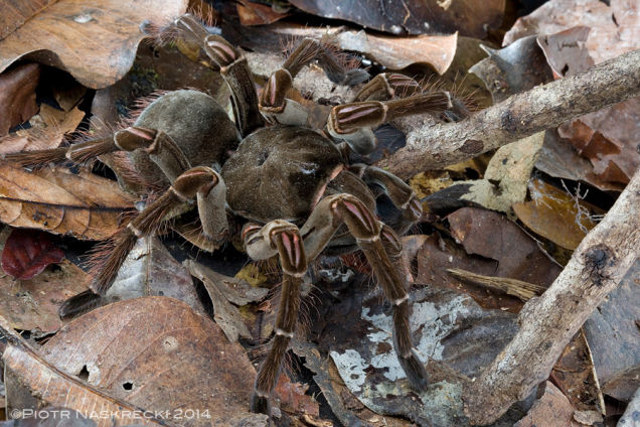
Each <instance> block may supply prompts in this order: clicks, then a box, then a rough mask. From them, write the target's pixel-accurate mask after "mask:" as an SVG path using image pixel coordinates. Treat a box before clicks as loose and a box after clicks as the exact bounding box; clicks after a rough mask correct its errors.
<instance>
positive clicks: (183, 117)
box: [7, 15, 450, 413]
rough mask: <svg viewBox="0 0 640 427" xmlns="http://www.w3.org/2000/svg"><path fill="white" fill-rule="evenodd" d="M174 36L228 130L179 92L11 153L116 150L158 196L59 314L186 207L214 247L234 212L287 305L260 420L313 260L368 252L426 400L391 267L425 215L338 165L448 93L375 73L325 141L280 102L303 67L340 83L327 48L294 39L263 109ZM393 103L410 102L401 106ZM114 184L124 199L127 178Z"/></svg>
mask: <svg viewBox="0 0 640 427" xmlns="http://www.w3.org/2000/svg"><path fill="white" fill-rule="evenodd" d="M175 28H176V30H177V31H176V32H177V33H178V34H179V35H180V37H181V38H182V40H181V41H182V43H186V44H188V45H190V46H191V47H192V48H193V49H195V50H196V51H199V52H200V54H199V55H200V58H199V61H200V62H202V63H203V64H205V65H207V66H209V67H211V68H214V69H216V70H219V72H220V73H221V75H222V76H223V78H224V79H225V81H226V83H227V84H228V86H229V89H230V93H231V100H232V105H233V107H234V113H235V124H234V122H233V121H232V120H230V119H229V118H228V117H227V115H226V114H225V112H224V110H223V108H222V107H220V106H219V105H218V104H217V103H216V101H214V99H213V98H212V97H210V96H209V95H206V94H203V93H200V92H197V91H193V90H181V91H175V92H171V93H168V94H166V95H163V96H161V97H160V98H159V99H157V100H155V101H154V102H152V103H151V104H150V105H149V106H148V107H147V108H146V109H145V110H144V111H143V112H142V114H141V115H140V116H139V118H138V119H137V120H136V122H135V123H134V125H133V126H131V127H129V128H126V129H123V130H120V131H118V132H116V133H115V134H114V135H113V136H112V137H108V138H104V139H100V140H93V141H87V142H83V143H79V144H73V145H71V146H70V147H65V148H59V149H53V150H43V151H38V152H27V153H17V154H14V155H8V156H7V159H8V160H11V161H15V162H19V163H21V164H23V165H37V164H39V163H48V162H52V161H63V160H65V158H67V159H71V160H73V161H84V160H86V159H89V158H92V157H95V156H105V155H109V154H110V153H114V152H120V153H121V156H122V153H125V156H126V159H127V161H128V162H129V163H130V167H131V168H132V169H133V171H134V173H135V174H137V175H139V176H140V177H141V178H143V179H142V180H141V181H146V182H153V183H156V184H158V183H159V185H160V186H161V187H163V188H164V192H163V193H162V194H161V195H160V196H159V197H158V198H156V199H155V200H154V201H153V202H152V203H149V204H148V205H147V206H146V207H145V209H144V210H142V211H141V212H140V213H139V214H138V215H137V216H136V217H134V218H133V219H132V220H131V221H130V222H129V223H128V224H127V225H126V227H124V228H123V229H122V230H121V231H119V232H118V233H117V234H116V235H114V236H113V238H112V243H113V250H112V251H111V252H110V253H109V254H108V256H107V257H106V260H105V261H104V263H103V264H101V265H100V266H99V268H98V270H97V272H96V274H95V276H94V277H93V279H92V282H91V285H90V288H91V292H88V293H83V294H80V295H78V296H76V297H74V298H72V299H70V300H69V301H67V302H66V303H65V304H64V305H63V307H62V309H61V314H62V315H65V316H66V315H73V314H75V313H78V312H79V311H81V310H83V309H86V308H87V306H88V305H90V304H91V303H92V302H93V301H95V300H96V298H100V296H101V295H104V293H105V292H106V291H107V290H108V289H109V287H110V286H111V284H112V283H113V281H114V279H115V277H116V275H117V273H118V271H119V269H120V267H121V265H122V263H123V261H124V259H125V258H126V256H127V254H128V253H129V251H130V250H131V248H132V247H133V245H134V244H135V242H136V240H137V239H138V238H139V237H141V236H145V235H149V234H151V233H154V232H155V231H156V230H157V228H158V227H159V225H161V224H162V223H165V222H167V221H169V220H171V219H172V218H175V217H177V216H179V215H182V214H183V213H185V212H186V211H188V210H190V209H194V207H195V209H197V212H198V217H199V219H200V222H201V226H202V237H203V238H204V239H205V240H207V241H208V242H209V243H210V244H211V245H213V246H214V247H215V246H219V245H220V244H221V243H222V241H223V240H224V239H226V238H228V237H229V236H228V234H229V225H228V216H229V215H233V216H235V217H239V218H242V219H243V220H244V221H245V225H244V227H243V228H242V239H243V241H244V245H245V248H246V251H247V253H248V255H249V256H250V257H251V258H253V259H256V260H260V259H266V258H270V257H273V256H276V255H277V256H278V257H279V260H280V265H281V268H282V271H283V285H282V298H281V303H280V306H279V308H278V314H277V320H276V325H275V326H276V327H275V336H274V338H273V342H272V344H271V349H270V351H269V354H268V356H267V359H266V361H265V362H264V364H263V366H262V367H261V369H260V370H259V373H258V377H257V380H256V386H255V390H254V395H253V400H252V409H253V410H254V411H259V412H265V413H269V395H270V393H271V391H272V390H273V388H274V386H275V383H276V379H277V377H278V375H277V373H278V371H279V369H280V366H281V364H282V359H283V357H284V355H285V352H286V350H287V347H288V344H289V341H290V340H291V338H292V337H293V333H294V330H295V325H296V323H297V315H298V309H299V305H300V285H301V283H302V280H303V277H304V276H305V274H306V273H307V266H308V263H309V262H310V261H311V260H313V259H315V258H316V257H318V256H319V255H320V253H322V252H328V251H329V252H333V253H340V252H346V251H351V250H355V249H360V250H362V251H363V253H364V254H365V256H366V258H367V260H368V262H369V263H370V264H371V267H372V270H373V273H374V276H375V278H376V280H377V282H378V283H379V284H380V285H381V287H382V289H383V291H384V294H385V296H386V297H387V298H388V299H389V301H390V302H391V304H392V307H393V323H394V343H395V349H396V352H397V354H398V359H399V361H400V364H401V365H402V367H403V368H404V370H405V372H406V374H407V377H408V378H409V380H410V382H411V384H412V385H413V387H415V388H416V389H419V390H422V389H424V388H425V387H426V384H427V376H426V370H425V367H424V364H423V363H422V362H421V361H420V360H419V358H418V357H417V355H416V353H415V351H414V349H413V344H412V339H411V334H410V329H409V311H410V305H409V297H408V294H407V291H406V282H405V279H404V275H403V274H402V273H401V271H400V270H399V267H398V263H397V261H398V259H399V258H400V253H401V249H402V247H401V244H400V241H399V239H398V234H401V233H404V232H405V231H406V230H407V229H408V228H409V227H410V226H411V225H412V224H414V223H415V222H416V221H417V220H418V219H419V218H420V216H421V213H422V209H421V205H420V202H419V201H418V200H417V199H416V197H415V195H414V193H413V191H412V190H411V188H410V187H409V186H407V185H406V184H405V183H404V182H403V181H401V180H400V179H399V178H397V177H395V176H394V175H391V174H389V173H387V172H385V171H383V170H381V169H378V168H375V167H370V166H367V165H349V164H348V163H347V162H346V159H347V158H348V154H349V152H350V151H355V152H357V153H360V154H366V153H368V152H370V151H371V150H372V148H373V147H375V143H376V140H375V137H374V134H373V132H372V127H375V126H378V125H380V124H382V123H385V122H387V121H389V120H392V119H394V118H397V117H401V116H405V115H409V114H416V113H424V112H441V111H443V110H445V109H447V108H448V107H450V99H449V96H448V94H447V93H445V92H435V93H424V92H422V91H421V90H420V87H419V85H418V84H417V83H416V82H415V81H414V80H412V79H410V78H408V77H406V76H403V75H400V74H382V75H378V76H376V77H375V78H374V79H373V80H371V81H370V82H369V83H367V84H366V85H365V86H364V87H363V88H362V89H361V90H360V92H358V94H357V95H356V96H355V98H354V100H353V102H351V103H348V104H344V105H339V106H336V107H334V108H333V109H332V111H331V114H330V115H329V118H328V120H327V125H326V127H325V129H324V130H312V129H309V128H307V127H306V119H307V117H306V112H305V110H304V108H302V107H301V106H300V105H299V104H297V103H296V102H294V101H292V100H291V99H288V98H287V91H288V90H289V89H290V88H291V87H292V85H293V80H294V78H295V76H296V74H297V73H298V72H299V71H300V70H301V69H302V68H303V67H304V66H305V65H306V64H308V63H310V62H312V61H317V63H318V64H319V65H320V66H321V67H322V68H323V69H324V70H325V72H326V73H327V74H328V75H329V76H330V77H331V78H332V79H334V80H340V81H345V79H346V78H345V75H346V72H345V71H344V70H343V69H342V68H341V66H340V64H339V62H338V61H336V60H335V58H334V57H333V55H332V51H331V50H330V49H327V48H326V46H324V45H323V44H322V43H319V42H317V41H314V40H311V39H304V40H302V41H301V43H300V44H299V45H298V47H297V48H296V49H294V50H293V52H292V53H291V55H290V56H289V58H288V59H287V60H286V61H285V63H284V64H283V66H282V68H281V69H279V70H277V71H276V72H275V73H273V75H272V76H271V77H270V78H269V79H268V81H267V83H266V84H265V86H264V88H263V91H262V94H261V96H260V98H258V96H257V94H256V93H255V91H254V84H253V81H252V78H251V73H250V71H249V69H248V67H247V62H246V60H245V59H244V57H243V55H242V52H241V51H240V50H238V49H236V48H234V47H233V46H231V45H230V44H229V43H227V42H226V41H225V40H224V39H223V38H221V37H219V36H215V35H210V34H207V32H206V30H205V29H204V28H203V27H202V26H201V25H200V24H199V23H198V22H197V21H196V20H195V19H194V18H193V17H191V16H189V15H185V16H183V17H181V18H179V19H178V20H176V22H175ZM398 93H401V94H403V95H407V96H406V97H404V98H398V97H397V96H395V95H396V94H398ZM409 95H410V96H409ZM265 121H266V122H267V123H269V125H268V126H267V127H265ZM229 153H231V154H229ZM114 169H115V170H116V171H117V167H114ZM118 179H119V181H120V182H121V184H122V185H123V186H124V187H125V188H132V187H131V186H130V185H128V184H129V183H128V177H127V176H124V175H122V174H121V175H120V176H118ZM138 191H141V190H138ZM143 191H144V190H142V192H143ZM383 194H384V195H385V199H386V200H388V201H390V202H391V203H392V204H393V205H394V206H395V209H396V210H397V211H398V212H399V215H398V216H397V217H398V218H399V219H397V220H396V221H394V224H393V227H391V226H389V225H386V224H384V223H383V222H381V221H380V220H379V218H378V217H377V215H376V199H378V198H379V196H381V195H383Z"/></svg>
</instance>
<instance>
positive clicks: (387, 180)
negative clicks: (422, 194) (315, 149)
mask: <svg viewBox="0 0 640 427" xmlns="http://www.w3.org/2000/svg"><path fill="white" fill-rule="evenodd" d="M349 172H351V173H353V174H356V175H357V176H358V177H359V178H360V179H361V180H362V181H364V183H365V184H367V186H368V187H369V189H370V190H371V191H372V192H373V194H374V196H375V197H376V198H378V196H380V195H381V194H383V193H384V194H386V195H387V197H389V200H391V203H393V205H394V206H395V207H396V208H397V209H399V210H400V212H401V214H400V216H399V218H397V219H395V222H394V223H391V222H388V224H389V225H391V227H392V228H393V229H394V231H395V232H396V233H398V234H399V235H401V236H402V235H404V234H405V233H406V232H407V231H409V229H410V228H411V227H413V226H414V225H415V223H416V222H417V221H419V220H420V218H422V204H421V203H420V200H418V198H417V196H416V194H415V192H414V191H413V189H412V188H411V187H410V186H409V185H407V184H406V183H405V182H404V181H403V180H401V179H400V178H398V177H397V176H395V175H394V174H392V173H389V172H387V171H385V170H382V169H380V168H377V167H375V166H367V165H364V164H357V165H353V166H351V167H350V168H349Z"/></svg>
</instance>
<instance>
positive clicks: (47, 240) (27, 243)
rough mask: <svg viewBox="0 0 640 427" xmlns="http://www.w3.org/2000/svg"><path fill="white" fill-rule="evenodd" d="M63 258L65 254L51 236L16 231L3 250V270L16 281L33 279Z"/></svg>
mask: <svg viewBox="0 0 640 427" xmlns="http://www.w3.org/2000/svg"><path fill="white" fill-rule="evenodd" d="M63 258H64V252H63V251H62V250H61V249H60V248H58V247H57V246H55V245H54V243H53V241H51V236H50V235H49V234H47V233H43V232H41V231H36V230H21V229H14V230H12V232H11V234H10V235H9V237H8V238H7V241H6V243H5V245H4V249H3V250H2V270H3V271H4V272H5V273H7V274H9V275H10V276H12V277H14V278H16V279H20V280H25V279H31V278H32V277H35V276H37V275H38V274H40V273H41V272H42V271H43V270H44V269H45V268H47V266H48V265H50V264H57V263H59V262H60V261H62V259H63Z"/></svg>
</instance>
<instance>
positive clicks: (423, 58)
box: [338, 31, 458, 74]
mask: <svg viewBox="0 0 640 427" xmlns="http://www.w3.org/2000/svg"><path fill="white" fill-rule="evenodd" d="M338 40H339V41H340V48H341V49H345V50H353V51H356V52H360V53H362V54H364V55H367V56H369V57H371V58H372V59H374V60H376V61H377V62H379V63H380V64H382V65H384V66H385V67H387V68H389V69H391V70H401V69H403V68H405V67H408V66H409V65H411V64H416V63H426V64H429V65H431V66H432V67H433V69H434V70H435V71H436V72H437V73H438V74H444V72H445V71H447V69H448V68H449V66H450V65H451V62H453V58H454V57H455V54H456V47H457V43H458V33H457V32H456V33H454V34H451V35H446V36H427V35H420V36H415V37H392V36H377V35H373V34H368V33H366V32H364V31H358V32H355V31H347V32H343V33H340V34H339V35H338Z"/></svg>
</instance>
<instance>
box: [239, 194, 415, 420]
mask: <svg viewBox="0 0 640 427" xmlns="http://www.w3.org/2000/svg"><path fill="white" fill-rule="evenodd" d="M342 224H346V225H347V228H348V230H349V232H350V233H351V234H352V235H353V236H354V237H355V238H356V242H357V243H358V245H359V247H360V248H361V249H362V251H363V252H364V254H365V257H366V258H367V261H368V262H369V264H370V265H371V268H372V270H373V272H374V276H375V278H376V280H377V282H378V283H379V284H380V286H381V287H382V289H383V291H384V294H385V296H386V297H387V299H389V301H390V302H391V303H392V306H393V325H394V333H393V336H394V348H395V351H396V353H397V355H398V360H399V362H400V365H401V366H402V368H403V369H404V371H405V373H406V374H407V377H408V379H409V381H410V383H411V385H412V386H413V387H414V388H415V389H417V390H420V391H422V390H424V389H425V388H426V386H427V382H428V380H427V372H426V369H425V366H424V365H423V364H422V362H421V361H420V359H419V357H418V355H417V352H416V351H415V349H414V346H413V341H412V338H411V330H410V327H409V314H410V306H409V295H408V294H407V290H406V281H405V280H404V279H403V275H402V273H401V271H400V270H399V268H398V267H397V263H395V264H394V262H393V261H394V260H395V261H398V260H399V258H400V254H401V251H402V245H401V243H400V240H399V239H398V237H397V235H396V233H395V232H394V231H393V230H392V229H391V228H390V227H388V226H386V225H384V224H383V223H381V222H380V221H378V220H377V219H376V218H375V217H374V215H373V213H372V212H371V211H370V210H369V209H368V208H367V207H366V206H365V205H364V203H362V202H361V201H360V200H359V199H358V198H357V197H355V196H353V195H350V194H346V193H341V194H337V195H333V196H328V197H326V198H324V199H323V200H321V201H320V203H319V204H318V205H317V206H316V208H315V209H314V210H313V212H312V213H311V216H310V217H309V219H308V220H307V221H306V222H305V224H304V225H303V226H302V228H301V229H300V231H299V232H298V228H297V227H296V226H295V225H293V224H291V223H289V222H286V221H282V220H276V221H271V222H269V223H267V224H266V225H265V226H263V227H260V226H258V225H255V224H250V225H247V226H245V230H244V232H243V234H244V241H245V246H246V249H247V253H248V255H249V256H250V257H252V258H254V259H265V258H269V257H270V256H273V255H275V254H276V253H277V254H279V255H280V262H281V265H282V268H283V272H284V279H285V281H284V282H283V290H282V300H281V301H282V302H281V305H280V307H279V308H278V315H277V319H276V335H275V337H274V340H273V343H272V345H271V348H270V350H269V354H268V356H267V359H266V360H265V362H264V363H263V364H262V366H261V367H260V370H259V372H258V377H257V380H256V384H255V390H254V394H253V398H252V407H251V409H252V410H253V411H255V412H261V413H267V414H269V411H270V408H269V396H270V394H271V392H272V390H273V388H274V387H275V385H276V381H277V378H278V372H279V370H280V367H281V364H282V360H283V358H284V354H285V353H286V350H287V347H288V343H289V341H290V340H291V338H293V333H294V328H295V324H296V320H297V314H298V309H299V305H300V295H299V291H300V289H299V288H300V282H301V280H302V276H303V275H304V274H305V272H306V266H307V259H309V260H311V259H314V258H316V257H317V256H318V255H319V254H320V252H322V250H323V249H324V248H325V247H326V246H327V245H328V243H329V241H330V240H331V238H332V237H333V235H334V234H335V232H336V231H337V230H338V228H339V227H340V225H342ZM283 230H286V232H285V231H283ZM285 236H286V237H285ZM305 254H306V256H305Z"/></svg>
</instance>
